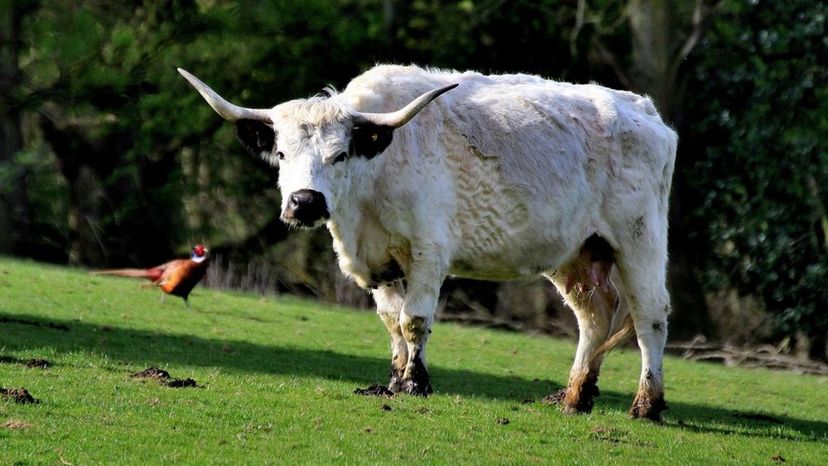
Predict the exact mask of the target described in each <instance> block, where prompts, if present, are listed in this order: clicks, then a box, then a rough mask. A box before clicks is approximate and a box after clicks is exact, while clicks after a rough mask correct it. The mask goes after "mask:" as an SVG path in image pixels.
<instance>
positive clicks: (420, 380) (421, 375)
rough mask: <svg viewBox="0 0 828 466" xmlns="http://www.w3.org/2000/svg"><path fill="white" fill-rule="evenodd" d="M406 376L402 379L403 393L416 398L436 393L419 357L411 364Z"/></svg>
mask: <svg viewBox="0 0 828 466" xmlns="http://www.w3.org/2000/svg"><path fill="white" fill-rule="evenodd" d="M406 376H407V377H405V376H404V377H403V379H402V391H403V392H405V393H408V394H409V395H414V396H428V395H430V394H431V393H433V392H434V390H432V389H431V380H430V378H429V377H428V371H427V370H426V368H425V366H424V365H423V362H422V361H421V360H420V358H419V357H416V356H415V357H414V359H413V360H412V361H411V362H410V363H409V367H408V368H407V370H406Z"/></svg>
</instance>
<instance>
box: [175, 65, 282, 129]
mask: <svg viewBox="0 0 828 466" xmlns="http://www.w3.org/2000/svg"><path fill="white" fill-rule="evenodd" d="M178 72H179V73H181V76H184V78H185V79H187V81H189V82H190V84H192V85H193V87H194V88H195V89H196V90H197V91H198V93H199V94H201V96H202V97H204V100H206V101H207V103H208V104H210V106H211V107H213V110H215V111H216V113H218V114H219V115H221V117H222V118H224V119H225V120H230V121H236V120H242V119H246V120H260V121H266V122H268V123H271V122H272V120H271V118H270V112H269V111H268V110H267V109H263V108H244V107H239V106H238V105H233V104H231V103H230V102H228V101H226V100H224V98H223V97H222V96H220V95H218V94H216V91H214V90H212V89H210V86H208V85H206V84H204V83H203V82H201V80H200V79H198V78H196V77H195V76H193V75H192V74H190V73H189V72H187V71H186V70H184V69H181V68H178Z"/></svg>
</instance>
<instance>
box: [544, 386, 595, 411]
mask: <svg viewBox="0 0 828 466" xmlns="http://www.w3.org/2000/svg"><path fill="white" fill-rule="evenodd" d="M598 395H600V391H599V390H598V385H596V384H595V383H584V384H583V385H581V389H580V390H574V389H573V388H572V387H568V388H562V389H560V390H558V391H557V392H555V393H553V394H551V395H547V396H546V397H544V398H543V400H542V402H543V403H546V404H555V405H560V406H561V411H562V412H564V413H566V414H580V413H590V412H592V406H593V404H594V399H595V398H597V397H598Z"/></svg>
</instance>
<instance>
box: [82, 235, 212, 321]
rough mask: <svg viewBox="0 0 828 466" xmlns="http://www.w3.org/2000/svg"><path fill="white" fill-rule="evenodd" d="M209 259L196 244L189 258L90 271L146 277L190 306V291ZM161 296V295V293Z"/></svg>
mask: <svg viewBox="0 0 828 466" xmlns="http://www.w3.org/2000/svg"><path fill="white" fill-rule="evenodd" d="M209 265H210V259H209V258H208V257H207V248H205V247H204V245H203V244H196V245H195V246H194V247H193V253H192V255H191V256H190V258H189V259H175V260H171V261H169V262H167V263H165V264H161V265H159V266H157V267H152V268H149V269H114V270H99V271H95V272H91V273H92V274H95V275H117V276H120V277H137V278H147V279H149V280H150V281H152V283H153V285H157V286H158V287H159V288H161V290H162V291H164V293H167V294H171V295H174V296H180V297H182V298H184V304H186V305H187V307H188V308H189V307H190V302H189V301H188V299H187V298H188V296H189V295H190V291H192V290H193V288H194V287H195V286H196V284H198V282H199V281H201V279H202V278H204V274H205V273H206V272H207V267H208V266H209ZM162 296H163V295H162Z"/></svg>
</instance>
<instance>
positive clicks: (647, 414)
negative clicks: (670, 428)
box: [629, 395, 667, 422]
mask: <svg viewBox="0 0 828 466" xmlns="http://www.w3.org/2000/svg"><path fill="white" fill-rule="evenodd" d="M666 409H667V403H665V402H664V398H663V397H658V398H649V397H644V396H639V395H636V397H635V400H633V404H632V406H631V407H630V412H629V415H630V417H631V418H633V419H649V420H651V421H653V422H661V413H662V411H665V410H666Z"/></svg>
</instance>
